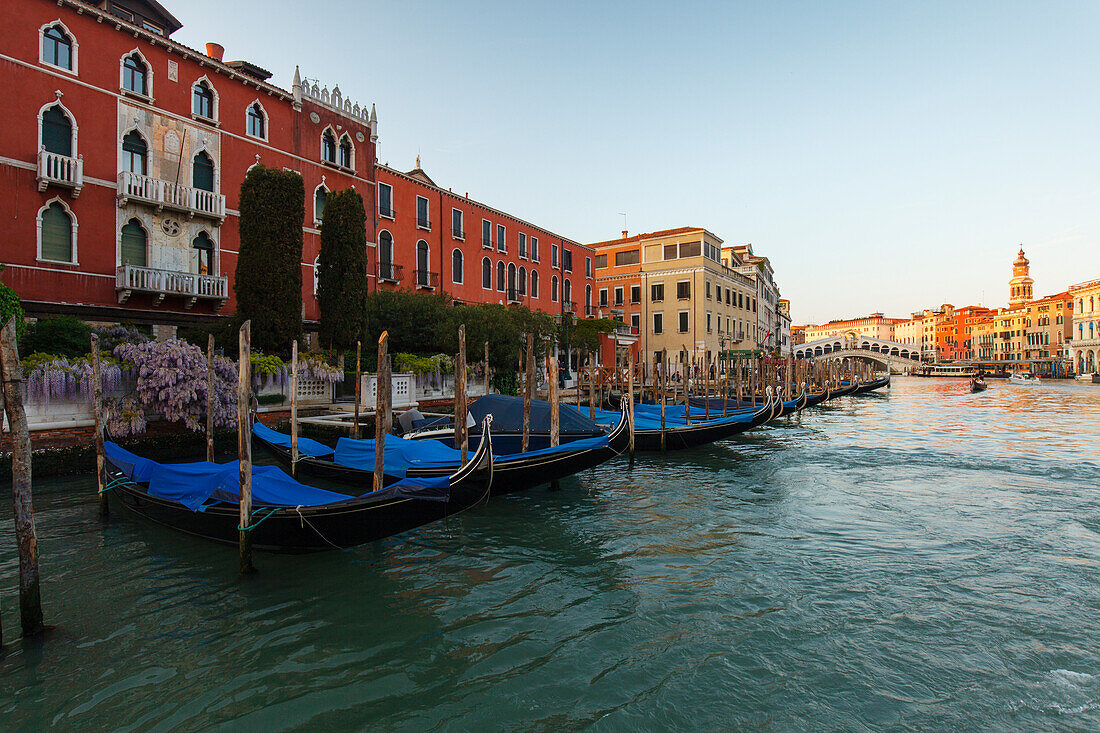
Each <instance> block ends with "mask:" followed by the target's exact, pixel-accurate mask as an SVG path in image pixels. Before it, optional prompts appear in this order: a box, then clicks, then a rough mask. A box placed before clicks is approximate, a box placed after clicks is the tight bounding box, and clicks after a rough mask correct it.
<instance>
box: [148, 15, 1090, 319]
mask: <svg viewBox="0 0 1100 733" xmlns="http://www.w3.org/2000/svg"><path fill="white" fill-rule="evenodd" d="M164 4H165V5H166V7H168V9H169V10H170V11H171V12H172V13H173V14H175V15H176V17H177V18H179V19H180V21H181V22H182V23H183V24H184V27H183V28H182V29H181V30H180V31H178V32H177V33H176V34H174V35H173V38H175V39H176V40H178V41H180V42H182V43H185V44H187V45H189V46H192V47H196V48H202V47H203V44H204V43H205V42H207V41H216V42H218V43H221V44H222V45H223V46H225V49H226V53H225V58H226V59H227V60H230V59H245V60H248V61H251V62H253V63H256V64H258V65H260V66H262V67H264V68H267V69H270V70H271V71H273V72H274V77H273V79H272V81H273V82H274V83H275V84H277V85H279V86H282V87H284V88H288V89H289V87H290V82H291V79H292V77H293V74H294V67H295V65H299V66H300V67H301V72H302V74H303V76H306V77H308V78H311V79H317V80H319V81H320V83H321V84H324V85H327V86H329V88H331V87H332V86H333V85H334V84H339V85H340V89H341V91H342V92H343V93H344V95H345V96H346V97H349V98H351V99H352V100H353V101H358V102H359V103H361V104H363V103H365V104H367V105H369V104H371V103H374V104H376V105H377V108H378V116H379V137H380V140H379V141H380V147H379V159H380V160H381V161H382V162H383V163H387V164H389V165H392V166H393V167H395V168H399V169H402V170H409V169H411V168H413V167H414V165H415V161H416V156H417V155H418V154H419V155H420V156H421V160H422V164H423V168H424V169H425V170H426V171H427V172H428V174H429V175H430V176H431V177H432V178H433V179H434V180H435V181H436V183H438V184H439V185H441V186H444V187H448V188H452V189H454V190H455V191H456V192H461V193H469V195H470V196H471V197H472V198H474V199H477V200H479V201H482V202H484V203H487V204H490V205H492V206H494V207H496V208H499V209H502V210H504V211H508V212H510V213H512V214H514V215H516V216H518V217H520V218H523V219H526V220H528V221H532V222H535V223H537V224H539V225H540V226H544V227H546V228H547V229H550V230H551V231H554V232H557V233H559V234H561V235H562V236H565V237H568V238H570V239H573V240H576V241H578V242H595V241H601V240H605V239H611V238H614V237H617V236H619V235H620V232H621V230H622V229H623V228H624V217H623V214H625V215H626V216H625V228H626V229H628V230H629V231H630V232H631V233H632V234H633V233H637V232H644V231H655V230H658V229H665V228H671V227H677V226H702V227H706V228H707V229H709V230H710V231H712V232H714V233H715V234H717V235H718V236H719V237H721V238H722V239H724V240H725V242H726V243H727V244H742V243H746V242H749V243H752V245H753V250H754V251H755V252H756V253H757V254H762V255H766V256H768V257H769V258H770V259H771V261H772V264H773V266H774V268H775V272H776V280H777V282H778V283H779V286H780V289H781V291H782V294H783V296H784V297H786V298H789V299H790V300H791V309H792V314H793V321H794V323H796V324H798V323H820V322H824V321H827V320H831V319H836V318H848V317H855V316H859V315H864V314H867V313H870V312H876V311H882V312H885V313H886V314H887V315H888V316H894V317H904V316H908V314H909V313H910V312H912V311H916V310H920V309H923V308H926V307H934V306H938V305H939V304H941V303H945V302H948V303H953V304H954V305H956V306H962V305H971V304H983V305H986V306H993V307H995V306H1003V305H1004V304H1005V303H1006V301H1007V299H1008V279H1009V278H1010V277H1011V263H1012V260H1013V259H1015V256H1016V252H1017V249H1018V248H1019V246H1020V245H1021V244H1022V245H1023V247H1024V249H1025V250H1026V252H1027V256H1028V258H1029V259H1030V260H1031V275H1032V277H1033V278H1034V279H1035V294H1036V296H1040V295H1047V294H1053V293H1056V292H1059V291H1061V290H1064V289H1065V288H1066V287H1067V286H1069V285H1071V284H1073V283H1076V282H1081V281H1084V280H1089V279H1093V278H1100V247H1098V246H1097V243H1098V242H1100V179H1098V174H1100V135H1098V131H1100V94H1098V93H1097V91H1098V87H1100V85H1098V82H1100V43H1097V42H1096V35H1097V30H1098V27H1100V24H1098V21H1100V3H1096V2H1093V1H1092V0H1089V1H1083V2H1070V1H1064V2H1063V1H1053V2H1044V3H1036V2H1013V1H1011V0H997V1H995V2H966V3H959V2H920V3H903V2H894V1H891V0H878V1H876V2H821V1H807V2H782V1H777V0H763V1H761V2H718V3H693V2H675V3H674V2H661V3H656V2H629V3H611V2H586V3H580V2H570V1H559V2H553V3H549V2H546V3H526V2H476V1H474V2H463V3H456V2H416V1H414V0H406V1H404V2H393V1H392V0H390V1H388V2H385V3H383V2H374V1H373V0H372V1H370V2H353V1H352V0H326V2H324V3H319V2H311V3H302V2H296V3H287V2H278V1H276V0H269V1H268V2H260V0H237V2H234V3H224V2H215V1H214V0H188V2H186V3H184V2H181V1H179V0H176V1H175V2H173V1H172V0H166V1H165V3H164Z"/></svg>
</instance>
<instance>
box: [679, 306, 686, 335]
mask: <svg viewBox="0 0 1100 733" xmlns="http://www.w3.org/2000/svg"><path fill="white" fill-rule="evenodd" d="M687 331H688V312H687V311H680V333H687Z"/></svg>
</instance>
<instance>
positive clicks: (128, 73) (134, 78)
mask: <svg viewBox="0 0 1100 733" xmlns="http://www.w3.org/2000/svg"><path fill="white" fill-rule="evenodd" d="M122 88H123V89H125V90H126V91H128V92H133V93H134V94H140V95H141V96H143V97H147V96H149V67H148V66H147V65H146V64H145V62H144V61H142V59H141V56H140V55H138V54H137V53H132V54H130V55H129V56H127V57H126V58H124V59H123V60H122Z"/></svg>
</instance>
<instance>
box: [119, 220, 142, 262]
mask: <svg viewBox="0 0 1100 733" xmlns="http://www.w3.org/2000/svg"><path fill="white" fill-rule="evenodd" d="M120 245H121V246H120V247H119V258H120V259H121V261H122V264H124V265H134V266H135V267H145V263H146V254H145V252H146V247H145V245H146V236H145V229H144V228H143V227H142V226H141V223H140V222H139V221H138V220H137V219H131V220H130V221H128V222H126V224H125V225H123V227H122V237H121V240H120Z"/></svg>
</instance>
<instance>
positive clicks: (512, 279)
mask: <svg viewBox="0 0 1100 733" xmlns="http://www.w3.org/2000/svg"><path fill="white" fill-rule="evenodd" d="M515 294H516V265H515V263H514V262H509V263H508V295H510V296H515Z"/></svg>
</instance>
